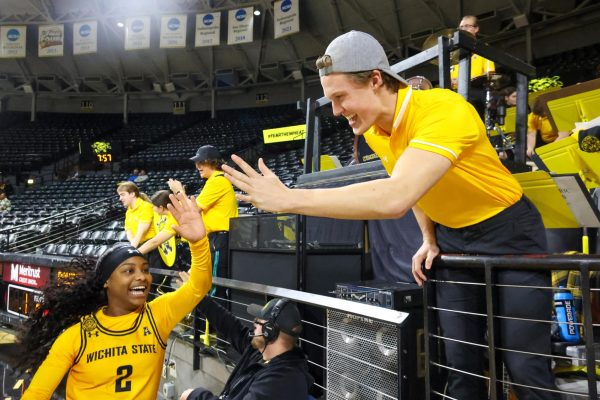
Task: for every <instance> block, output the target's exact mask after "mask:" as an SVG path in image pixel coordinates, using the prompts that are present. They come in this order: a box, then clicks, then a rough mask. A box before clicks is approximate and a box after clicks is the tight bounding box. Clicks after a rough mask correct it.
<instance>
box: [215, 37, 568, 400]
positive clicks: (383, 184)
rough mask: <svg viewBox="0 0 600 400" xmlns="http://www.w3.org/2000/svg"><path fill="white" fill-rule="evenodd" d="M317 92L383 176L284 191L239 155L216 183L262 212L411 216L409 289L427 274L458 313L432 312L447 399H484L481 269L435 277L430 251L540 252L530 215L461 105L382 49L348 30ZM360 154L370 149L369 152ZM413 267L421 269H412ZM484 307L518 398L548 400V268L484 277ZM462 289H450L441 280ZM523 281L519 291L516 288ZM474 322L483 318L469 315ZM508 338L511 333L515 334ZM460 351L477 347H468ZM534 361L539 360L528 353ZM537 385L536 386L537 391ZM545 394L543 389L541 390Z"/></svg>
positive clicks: (534, 214) (439, 299)
mask: <svg viewBox="0 0 600 400" xmlns="http://www.w3.org/2000/svg"><path fill="white" fill-rule="evenodd" d="M317 68H318V69H319V75H320V77H321V85H322V87H323V92H324V94H325V96H326V97H327V98H329V99H330V100H331V105H332V108H333V113H334V115H337V116H343V117H344V118H346V119H347V120H348V123H349V125H350V127H351V129H352V130H353V132H354V134H355V135H363V134H365V133H366V132H369V133H370V134H374V135H377V136H378V137H380V138H381V140H379V141H377V142H374V144H375V146H374V147H375V148H374V149H373V150H375V152H376V153H378V154H380V155H381V157H380V158H381V159H382V162H383V163H384V166H385V168H386V170H387V171H388V173H389V175H390V176H389V178H387V179H376V180H371V181H368V182H361V183H356V184H352V185H348V186H343V187H339V188H329V189H298V188H288V187H286V186H285V185H284V184H283V183H282V182H281V181H280V180H279V179H278V178H277V176H276V175H275V174H274V173H273V172H272V171H271V170H269V168H267V166H266V165H265V163H264V161H263V160H262V159H259V162H258V171H256V170H255V169H254V168H252V166H250V165H249V164H247V163H246V162H244V161H243V160H242V159H241V158H240V157H237V156H232V159H233V161H234V162H235V163H236V164H237V165H238V166H239V167H240V168H241V171H238V170H236V169H234V168H232V167H229V166H225V165H224V166H223V170H224V171H225V173H226V175H225V176H226V177H227V179H229V180H230V181H231V182H232V183H233V184H234V185H236V186H237V187H238V188H240V189H241V190H242V191H243V192H245V193H246V194H243V195H242V194H239V195H238V198H239V199H240V200H243V201H249V202H252V203H253V204H254V205H255V206H256V207H258V208H260V209H262V210H267V211H272V212H288V213H296V214H304V215H310V216H319V217H329V218H340V219H389V218H399V217H401V216H403V215H405V214H406V213H407V212H408V210H410V209H412V210H413V212H414V214H415V216H416V219H417V222H418V224H419V227H420V228H421V231H422V236H423V242H422V245H421V247H420V248H419V249H418V250H417V252H416V253H415V255H414V256H413V259H412V273H413V276H414V278H415V280H416V282H417V283H419V284H423V283H424V282H425V281H426V280H427V275H426V271H427V270H429V273H430V274H434V276H435V279H436V283H435V286H433V288H434V291H435V295H436V304H437V306H438V307H441V308H449V309H452V310H456V311H458V312H454V313H451V312H439V313H437V316H438V319H439V323H440V327H441V331H442V333H443V335H444V336H445V337H447V338H449V340H444V346H445V355H446V360H447V364H448V366H449V371H448V372H449V376H448V391H447V392H446V393H445V394H446V395H448V396H450V397H452V398H458V399H461V400H481V399H485V398H487V389H486V383H487V380H486V379H485V378H484V376H483V375H484V359H485V357H484V348H483V347H484V346H485V335H486V318H485V314H486V308H485V306H486V304H485V287H484V286H482V285H481V282H482V281H483V270H482V269H473V268H469V267H468V266H465V267H464V268H460V269H457V268H452V269H447V268H443V269H434V270H432V264H433V260H434V258H435V257H436V256H438V255H439V254H440V253H441V252H443V253H457V254H488V255H502V254H539V253H545V252H546V236H545V231H544V225H543V223H542V219H541V216H540V214H539V212H538V211H537V209H536V208H535V206H534V205H533V203H531V202H530V201H529V200H528V199H527V198H526V197H525V196H524V195H523V190H522V188H521V186H520V185H519V183H518V182H517V180H516V179H515V178H514V177H513V176H512V175H511V174H510V172H509V171H508V170H507V169H506V168H505V167H504V166H503V165H502V163H501V162H500V160H499V159H498V156H497V154H496V151H495V150H494V148H493V147H492V145H491V144H490V142H489V140H488V138H487V134H486V130H485V126H484V125H483V122H482V121H481V119H480V118H479V117H478V116H477V112H476V111H475V109H474V108H473V106H472V105H470V104H469V103H467V102H466V101H465V100H464V99H463V98H462V97H461V96H460V95H459V94H457V93H454V92H452V91H451V90H446V89H431V90H418V91H417V90H413V89H412V88H411V87H410V86H409V85H408V84H407V83H406V81H405V80H404V79H402V78H401V77H400V76H399V75H398V74H396V73H394V72H393V71H392V70H391V68H390V65H389V62H388V59H387V56H386V53H385V51H384V49H383V47H382V46H381V45H380V44H379V42H377V40H376V39H375V38H374V37H372V36H371V35H369V34H367V33H364V32H358V31H351V32H348V33H345V34H343V35H341V36H338V37H337V38H336V39H334V40H333V41H332V42H331V43H330V44H329V46H328V47H327V49H326V50H325V54H324V55H323V56H322V57H320V58H319V59H318V60H317ZM369 145H371V143H369ZM423 264H424V267H425V268H424V269H423V268H422V265H423ZM495 272H497V274H498V280H499V281H500V282H502V283H503V285H501V286H502V287H496V288H495V290H496V292H497V296H496V297H495V300H494V302H495V303H494V304H495V305H497V306H498V307H499V309H500V310H502V315H503V316H512V317H516V316H518V317H519V318H517V319H499V320H498V321H497V323H498V324H499V329H500V332H506V333H510V334H505V335H500V336H501V338H500V343H499V344H498V346H499V347H502V348H504V349H510V350H514V351H503V352H502V358H503V361H504V363H505V364H506V366H507V368H508V372H509V374H510V377H511V381H512V382H514V383H517V384H518V385H514V386H513V390H514V391H515V392H516V394H517V397H518V398H519V399H522V400H523V399H553V400H555V399H557V396H556V394H555V393H554V392H552V390H554V389H556V385H555V383H554V376H553V374H552V371H551V370H550V362H549V358H547V357H544V356H543V355H544V354H547V355H550V354H551V353H550V350H551V349H550V331H549V329H548V322H549V321H550V320H551V308H552V307H551V305H552V293H551V292H549V291H547V290H544V289H541V288H545V287H548V286H549V285H550V274H549V273H548V271H536V270H501V271H495ZM456 281H458V282H468V283H473V285H471V284H466V285H464V284H458V285H457V284H453V283H452V282H456ZM524 282H527V287H523V284H524ZM477 315H483V317H481V318H479V317H476V316H477ZM517 332H518V333H517ZM467 343H476V344H477V345H475V346H473V345H471V346H469V345H468V344H467ZM537 354H541V355H537ZM538 388H541V389H538ZM546 389H549V390H546Z"/></svg>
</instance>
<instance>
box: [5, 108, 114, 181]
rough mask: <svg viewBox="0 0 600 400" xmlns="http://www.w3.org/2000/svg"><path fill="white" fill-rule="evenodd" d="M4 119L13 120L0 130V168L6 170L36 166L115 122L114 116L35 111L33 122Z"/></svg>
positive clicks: (94, 136)
mask: <svg viewBox="0 0 600 400" xmlns="http://www.w3.org/2000/svg"><path fill="white" fill-rule="evenodd" d="M15 114H19V113H15ZM4 121H12V122H13V123H14V124H12V125H10V124H7V126H5V127H4V128H3V129H2V130H0V143H2V144H3V146H2V147H0V170H3V171H5V172H9V173H10V172H14V173H17V172H23V171H31V170H34V169H39V168H40V167H41V166H43V165H46V164H49V163H51V162H53V161H55V160H57V159H60V158H62V157H65V156H67V155H68V154H70V153H72V152H74V151H75V150H76V149H77V146H78V144H79V142H80V141H82V140H84V141H85V140H87V141H89V140H92V139H94V138H97V137H99V136H100V135H101V133H102V132H106V131H108V130H111V129H113V128H114V127H115V126H117V124H118V123H119V119H118V117H115V116H100V115H81V114H55V113H38V114H37V121H33V122H31V121H27V120H26V119H24V118H17V117H15V118H12V119H11V118H7V119H5V120H4Z"/></svg>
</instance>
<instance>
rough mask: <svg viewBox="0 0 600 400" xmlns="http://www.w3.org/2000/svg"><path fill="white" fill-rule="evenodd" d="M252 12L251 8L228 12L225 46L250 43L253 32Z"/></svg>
mask: <svg viewBox="0 0 600 400" xmlns="http://www.w3.org/2000/svg"><path fill="white" fill-rule="evenodd" d="M253 12H254V10H253V8H252V7H245V8H238V9H237V10H229V23H228V26H227V44H240V43H249V42H252V40H253V39H252V34H253V32H254V14H253Z"/></svg>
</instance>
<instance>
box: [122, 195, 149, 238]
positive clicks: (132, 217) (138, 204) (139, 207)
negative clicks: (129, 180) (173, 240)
mask: <svg viewBox="0 0 600 400" xmlns="http://www.w3.org/2000/svg"><path fill="white" fill-rule="evenodd" d="M153 219H154V209H153V208H152V204H151V203H148V202H147V201H144V200H143V199H142V198H140V197H138V198H136V199H135V204H134V205H133V207H127V212H126V213H125V230H126V231H131V234H132V235H133V236H135V235H136V234H137V230H138V225H139V224H140V222H143V223H148V224H150V228H148V230H147V231H146V234H145V235H144V236H142V239H141V241H140V243H144V242H145V241H146V240H148V239H150V238H153V237H154V236H155V235H156V230H155V229H154V224H153V223H152V220H153Z"/></svg>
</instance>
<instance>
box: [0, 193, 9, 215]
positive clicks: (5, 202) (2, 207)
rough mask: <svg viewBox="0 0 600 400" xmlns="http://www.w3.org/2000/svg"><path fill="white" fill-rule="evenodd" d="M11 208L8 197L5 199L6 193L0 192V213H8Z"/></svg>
mask: <svg viewBox="0 0 600 400" xmlns="http://www.w3.org/2000/svg"><path fill="white" fill-rule="evenodd" d="M11 208H12V204H11V202H10V200H9V199H8V197H6V193H4V192H0V213H3V212H7V211H10V209H11Z"/></svg>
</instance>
